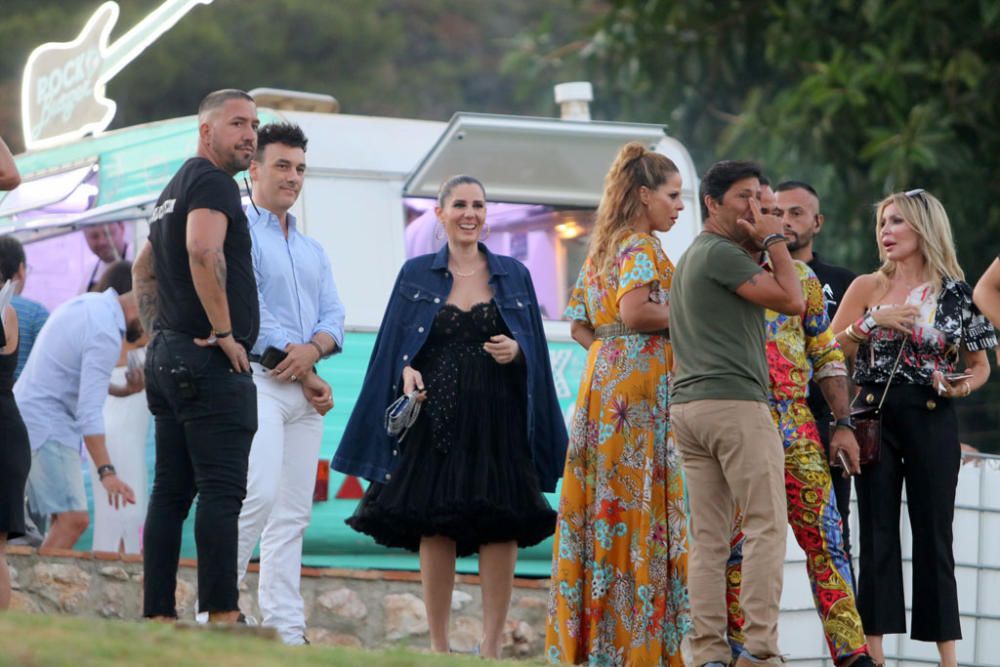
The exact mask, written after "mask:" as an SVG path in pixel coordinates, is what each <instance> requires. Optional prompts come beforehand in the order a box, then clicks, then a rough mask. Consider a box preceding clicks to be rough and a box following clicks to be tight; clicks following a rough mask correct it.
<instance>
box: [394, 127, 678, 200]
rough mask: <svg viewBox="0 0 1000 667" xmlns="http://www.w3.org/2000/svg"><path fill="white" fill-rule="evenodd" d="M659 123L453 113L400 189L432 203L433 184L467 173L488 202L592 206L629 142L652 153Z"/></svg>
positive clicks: (658, 136)
mask: <svg viewBox="0 0 1000 667" xmlns="http://www.w3.org/2000/svg"><path fill="white" fill-rule="evenodd" d="M664 137H665V133H664V130H663V127H662V126H660V125H644V124H638V123H605V122H595V121H569V120H560V119H557V118H525V117H523V116H498V115H492V114H472V113H458V114H455V115H454V116H453V117H452V119H451V121H450V122H449V123H448V127H447V128H446V129H445V131H444V133H443V134H442V135H441V138H440V139H439V140H438V142H437V143H436V144H435V145H434V147H433V148H432V149H431V151H430V152H429V153H428V154H427V156H426V157H425V158H424V160H423V161H422V162H421V163H420V165H419V166H418V167H417V168H416V170H415V171H414V172H413V174H412V175H411V176H410V179H409V180H408V181H407V183H406V187H405V190H404V194H405V195H406V196H410V197H436V196H437V191H438V187H439V186H440V185H441V182H442V181H444V180H445V179H446V178H448V177H449V176H454V175H455V174H468V175H470V176H475V177H476V178H478V179H480V180H481V181H482V182H483V184H484V185H485V186H486V193H487V197H488V198H489V200H490V201H504V202H529V203H532V204H549V205H554V206H578V207H595V206H597V204H598V201H599V200H600V197H601V192H602V190H603V186H604V175H605V174H606V173H607V171H608V167H610V166H611V162H612V161H613V160H614V158H615V155H616V154H617V153H618V150H619V149H620V148H621V147H622V146H623V145H625V144H626V143H628V142H630V141H638V142H640V143H642V144H644V145H646V146H648V147H649V148H651V149H655V148H656V146H657V145H658V144H659V143H660V141H661V140H662V139H663V138H664Z"/></svg>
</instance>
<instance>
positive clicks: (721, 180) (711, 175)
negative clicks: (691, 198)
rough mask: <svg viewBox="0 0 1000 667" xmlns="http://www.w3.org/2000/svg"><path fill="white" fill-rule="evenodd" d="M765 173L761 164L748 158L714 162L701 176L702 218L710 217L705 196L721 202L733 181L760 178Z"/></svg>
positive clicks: (700, 198) (700, 200) (700, 199)
mask: <svg viewBox="0 0 1000 667" xmlns="http://www.w3.org/2000/svg"><path fill="white" fill-rule="evenodd" d="M763 175H764V172H763V170H762V169H761V168H760V165H759V164H757V163H756V162H750V161H748V160H723V161H722V162H716V163H715V164H713V165H712V166H711V167H709V168H708V171H706V172H705V175H704V176H702V177H701V193H700V196H699V197H698V199H699V202H700V203H701V217H702V219H707V218H708V205H707V204H706V203H705V197H711V198H712V199H714V200H715V201H716V202H717V203H719V204H721V203H722V198H723V197H724V196H725V194H726V192H727V191H728V190H729V188H731V187H733V183H735V182H736V181H742V180H743V179H744V178H756V179H757V180H760V178H761V177H762V176H763Z"/></svg>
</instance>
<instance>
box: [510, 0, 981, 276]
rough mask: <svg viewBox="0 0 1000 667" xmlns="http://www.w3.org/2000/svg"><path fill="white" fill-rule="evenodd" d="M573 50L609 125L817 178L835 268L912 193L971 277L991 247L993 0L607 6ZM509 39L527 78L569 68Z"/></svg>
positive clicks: (699, 1)
mask: <svg viewBox="0 0 1000 667" xmlns="http://www.w3.org/2000/svg"><path fill="white" fill-rule="evenodd" d="M590 4H592V3H587V2H582V3H580V6H581V8H584V9H586V8H587V7H588V6H590ZM534 41H535V42H536V43H539V42H541V41H543V40H542V38H541V37H539V36H536V37H535V38H534ZM573 43H576V44H577V45H578V47H577V48H573V49H571V51H572V57H571V58H569V61H570V67H571V68H574V69H575V71H579V72H583V73H585V74H587V75H588V76H589V77H590V78H592V79H593V80H594V81H595V82H597V83H598V84H599V89H600V92H599V94H598V102H597V104H598V107H599V109H600V110H601V111H603V113H604V114H605V115H607V116H608V117H610V118H614V119H628V120H645V121H654V122H665V123H667V124H669V125H670V126H671V130H672V134H674V135H675V136H677V137H678V138H679V139H681V141H683V142H684V143H685V144H687V145H688V146H689V147H690V148H691V150H692V153H693V154H694V156H695V158H696V161H697V162H698V164H699V165H700V166H702V168H704V167H707V166H708V164H710V163H711V162H713V161H715V160H717V159H722V158H734V157H749V158H754V159H757V160H760V161H761V162H762V163H763V164H764V165H765V167H766V169H767V171H768V172H769V174H770V175H771V176H772V178H777V179H784V178H797V179H802V180H808V181H811V182H813V183H814V184H815V185H816V186H817V188H818V189H819V190H820V192H821V194H822V195H823V208H824V210H825V212H826V213H827V217H828V219H829V221H830V224H829V227H828V228H827V230H826V232H825V235H824V237H822V238H821V241H820V245H821V247H822V249H823V250H824V252H826V254H827V255H829V256H830V257H831V258H834V259H836V260H837V261H840V262H842V263H846V264H849V265H851V266H853V267H854V268H855V269H858V270H870V267H872V266H873V265H874V262H875V244H874V239H873V215H872V204H873V203H875V202H876V201H877V200H879V199H880V198H881V197H882V196H884V195H885V194H886V193H888V192H891V191H894V190H895V191H898V190H905V189H910V188H914V187H924V188H926V189H928V190H930V191H932V192H934V193H935V194H936V195H937V196H938V197H940V198H941V199H942V201H943V202H944V203H945V207H946V208H947V210H948V211H949V214H950V216H951V220H952V224H953V226H954V228H955V230H956V239H957V243H958V247H959V258H960V260H961V261H962V263H963V265H964V266H965V268H966V270H967V271H968V272H970V273H971V274H973V275H974V276H978V275H979V273H980V272H981V270H982V269H983V268H985V266H986V265H987V264H988V263H989V262H990V261H991V259H992V258H993V257H995V256H996V253H997V251H998V250H1000V243H998V232H1000V201H998V197H1000V168H998V157H997V156H998V154H1000V122H998V121H1000V93H998V91H1000V49H998V48H997V44H1000V3H997V2H995V1H994V0H964V1H962V2H958V3H955V2H949V1H947V0H921V1H919V2H918V1H916V0H796V1H794V2H792V1H785V2H779V1H777V0H771V1H769V0H726V1H725V2H716V1H715V0H687V1H686V2H676V0H614V1H612V2H610V3H608V11H607V12H606V13H604V14H603V15H602V16H601V17H600V18H599V20H597V21H596V22H595V23H594V24H593V25H591V26H590V27H589V29H588V30H587V32H586V34H584V35H577V36H573V37H572V41H567V42H566V44H573ZM519 45H520V47H521V49H520V54H519V55H518V56H516V57H515V60H517V59H520V60H526V61H535V62H536V65H535V68H534V69H535V70H536V71H544V69H545V67H544V65H545V64H546V63H548V64H553V63H555V62H556V60H555V59H553V58H552V57H551V54H553V53H558V54H559V56H558V61H559V62H560V63H561V62H565V61H567V52H566V50H565V49H564V50H562V51H561V52H560V50H559V47H558V45H550V46H549V47H548V49H547V50H543V49H541V48H537V45H533V44H532V43H531V40H528V39H522V40H521V41H520V42H519ZM523 69H524V71H531V70H530V69H529V68H523Z"/></svg>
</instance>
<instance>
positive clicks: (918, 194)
mask: <svg viewBox="0 0 1000 667" xmlns="http://www.w3.org/2000/svg"><path fill="white" fill-rule="evenodd" d="M926 192H927V190H924V189H923V188H914V189H912V190H907V191H906V192H904V193H903V196H904V197H911V198H916V199H918V200H920V203H921V204H923V205H924V210H925V211H927V212H928V213H930V210H931V208H930V205H929V204H928V203H927V197H924V194H925V193H926Z"/></svg>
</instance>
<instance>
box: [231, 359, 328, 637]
mask: <svg viewBox="0 0 1000 667" xmlns="http://www.w3.org/2000/svg"><path fill="white" fill-rule="evenodd" d="M252 366H253V369H254V378H253V379H254V383H255V384H256V385H257V434H256V435H255V436H254V439H253V445H252V446H251V447H250V467H249V470H248V472H247V497H246V500H244V501H243V510H242V511H241V512H240V528H239V531H240V532H239V551H238V554H237V558H238V559H239V560H238V563H237V567H238V575H239V581H241V582H242V581H243V577H244V576H245V575H246V571H247V565H248V564H249V563H250V557H251V555H252V554H253V549H254V547H255V546H256V545H257V542H258V540H259V541H260V578H259V583H258V587H257V601H258V603H259V605H260V611H261V615H262V617H263V618H262V619H261V622H262V624H263V625H266V626H268V627H273V628H275V629H276V630H277V631H278V634H279V635H280V636H281V639H282V641H284V642H285V643H292V644H297V643H301V642H302V638H303V637H304V636H305V631H306V619H305V605H304V604H303V602H302V593H301V591H300V588H299V584H300V579H301V574H302V572H301V570H302V536H303V534H304V533H305V530H306V526H308V525H309V518H310V516H311V514H312V499H313V489H314V488H315V486H316V467H317V463H318V461H319V450H320V444H321V443H322V440H323V417H321V416H320V414H319V413H318V412H316V410H315V409H314V408H313V407H312V406H311V405H310V404H309V402H308V401H307V400H306V398H305V396H303V394H302V385H300V384H299V383H297V382H291V383H288V384H285V383H283V382H278V381H277V380H274V379H271V378H270V377H268V376H267V375H266V374H264V372H263V369H262V367H261V366H260V365H259V364H256V363H255V364H252Z"/></svg>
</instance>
